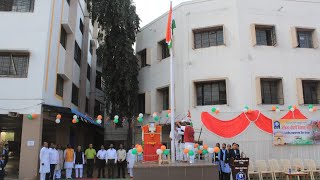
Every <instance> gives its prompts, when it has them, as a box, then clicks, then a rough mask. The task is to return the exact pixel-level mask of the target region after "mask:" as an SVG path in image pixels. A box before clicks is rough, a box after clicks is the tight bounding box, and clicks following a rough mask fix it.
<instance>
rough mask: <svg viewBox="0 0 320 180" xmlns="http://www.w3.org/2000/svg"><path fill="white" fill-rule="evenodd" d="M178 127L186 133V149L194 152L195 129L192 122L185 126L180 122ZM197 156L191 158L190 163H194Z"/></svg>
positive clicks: (187, 122) (186, 123)
mask: <svg viewBox="0 0 320 180" xmlns="http://www.w3.org/2000/svg"><path fill="white" fill-rule="evenodd" d="M177 125H178V126H179V127H180V128H181V130H183V131H184V143H185V148H190V150H192V151H194V129H193V127H192V126H191V122H190V120H188V121H186V122H185V123H184V124H183V125H181V124H180V123H179V122H178V123H177ZM194 158H195V155H192V156H190V157H189V159H190V163H194Z"/></svg>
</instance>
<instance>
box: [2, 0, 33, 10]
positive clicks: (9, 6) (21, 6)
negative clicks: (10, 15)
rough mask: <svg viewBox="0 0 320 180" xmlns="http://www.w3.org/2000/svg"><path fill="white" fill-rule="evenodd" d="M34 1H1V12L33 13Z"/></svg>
mask: <svg viewBox="0 0 320 180" xmlns="http://www.w3.org/2000/svg"><path fill="white" fill-rule="evenodd" d="M33 9H34V0H0V11H13V12H33Z"/></svg>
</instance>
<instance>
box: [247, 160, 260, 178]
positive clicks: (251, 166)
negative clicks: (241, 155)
mask: <svg viewBox="0 0 320 180" xmlns="http://www.w3.org/2000/svg"><path fill="white" fill-rule="evenodd" d="M250 175H253V179H254V176H255V175H258V176H259V178H260V173H259V172H258V171H256V170H255V169H254V165H253V162H251V161H250V162H249V169H248V179H249V180H250Z"/></svg>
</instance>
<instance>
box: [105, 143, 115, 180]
mask: <svg viewBox="0 0 320 180" xmlns="http://www.w3.org/2000/svg"><path fill="white" fill-rule="evenodd" d="M106 162H107V167H108V178H109V179H113V178H114V168H115V165H116V163H117V151H116V150H115V149H114V148H113V144H110V146H109V149H108V150H107V155H106Z"/></svg>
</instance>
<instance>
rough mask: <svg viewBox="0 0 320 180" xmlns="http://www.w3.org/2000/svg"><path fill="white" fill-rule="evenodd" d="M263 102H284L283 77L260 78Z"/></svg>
mask: <svg viewBox="0 0 320 180" xmlns="http://www.w3.org/2000/svg"><path fill="white" fill-rule="evenodd" d="M260 84H261V100H262V104H283V103H284V99H283V91H282V80H281V79H268V78H263V79H260Z"/></svg>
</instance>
